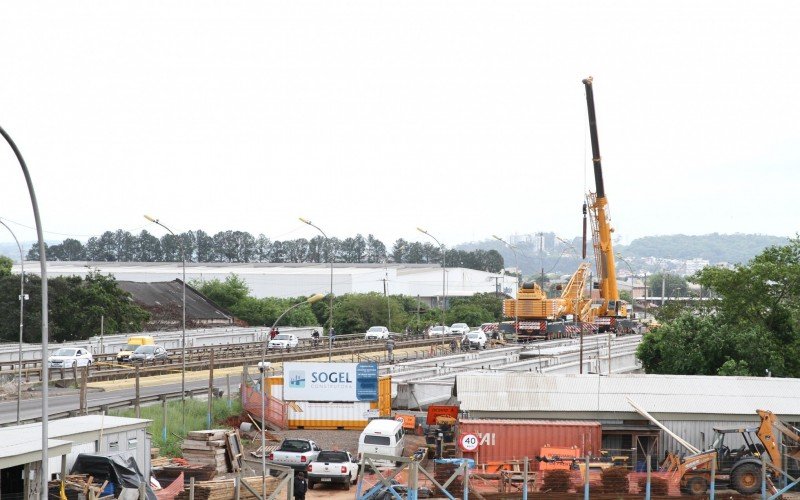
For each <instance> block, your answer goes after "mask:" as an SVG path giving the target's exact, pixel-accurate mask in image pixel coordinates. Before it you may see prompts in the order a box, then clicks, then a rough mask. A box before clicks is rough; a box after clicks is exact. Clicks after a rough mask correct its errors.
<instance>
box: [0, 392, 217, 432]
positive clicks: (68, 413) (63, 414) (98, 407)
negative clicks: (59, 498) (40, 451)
mask: <svg viewBox="0 0 800 500" xmlns="http://www.w3.org/2000/svg"><path fill="white" fill-rule="evenodd" d="M206 393H208V387H201V388H197V389H186V393H185V394H186V395H187V396H192V395H195V394H206ZM180 398H181V391H172V392H165V393H161V394H152V395H149V396H139V404H140V405H141V404H144V403H154V402H156V401H162V400H165V399H166V400H167V401H169V400H171V399H180ZM135 405H136V398H135V397H133V398H125V399H119V400H116V401H109V402H105V403H102V404H100V403H96V404H89V405H87V406H86V413H99V412H105V413H108V410H109V409H111V408H129V407H132V406H135ZM81 414H82V411H81V410H80V409H75V410H65V411H60V412H54V413H50V416H49V417H48V418H49V419H50V420H56V419H59V418H67V417H76V416H78V415H81ZM41 420H42V416H41V415H39V416H36V417H32V418H21V419H20V423H22V424H27V423H31V422H40V421H41ZM2 425H16V420H15V421H14V422H10V421H9V422H4V423H2V424H0V426H2Z"/></svg>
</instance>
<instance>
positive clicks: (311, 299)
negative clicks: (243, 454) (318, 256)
mask: <svg viewBox="0 0 800 500" xmlns="http://www.w3.org/2000/svg"><path fill="white" fill-rule="evenodd" d="M324 298H325V296H324V295H322V294H321V293H317V294H314V295H312V296H311V297H309V298H307V299H306V300H304V301H303V302H298V303H297V304H295V305H293V306H291V307H290V308H288V309H286V310H285V311H283V312H282V313H281V315H280V316H278V319H276V320H275V322H274V323H273V324H272V328H270V329H269V331H270V332H271V331H272V330H274V329H275V327H276V326H278V323H279V322H280V320H282V319H283V317H284V316H286V314H287V313H288V312H289V311H291V310H292V309H295V308H297V307H300V306H302V305H303V304H313V303H315V302H319V301H320V300H322V299H324ZM262 343H263V344H264V345H263V347H262V348H261V363H259V365H258V366H259V368H261V369H262V370H263V367H264V366H265V365H266V362H267V344H268V343H269V335H266V336H264V339H263V342H262ZM245 382H246V381H245V380H243V381H242V383H245ZM284 383H286V377H285V374H284ZM259 386H260V387H261V495H262V496H261V498H267V452H266V450H267V434H266V429H267V425H266V421H267V419H266V414H267V410H266V407H267V405H266V399H267V393H266V390H267V389H266V384H265V383H264V375H263V373H262V374H261V384H259Z"/></svg>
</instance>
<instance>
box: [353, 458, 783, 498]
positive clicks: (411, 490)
mask: <svg viewBox="0 0 800 500" xmlns="http://www.w3.org/2000/svg"><path fill="white" fill-rule="evenodd" d="M386 458H387V457H385V456H378V455H374V456H373V455H369V454H365V455H364V457H362V461H361V465H362V467H361V472H360V474H359V482H358V487H357V494H356V498H358V499H359V500H373V499H374V500H389V499H398V500H399V499H403V498H406V499H410V500H415V499H417V498H449V499H451V500H456V499H464V500H468V499H469V498H470V496H472V498H476V499H483V498H492V499H512V498H514V499H519V498H522V499H526V500H527V499H528V498H541V499H576V500H577V499H580V498H583V499H586V500H588V499H590V498H591V499H594V498H608V499H642V498H644V499H647V500H650V499H657V498H680V497H685V498H689V497H692V498H710V499H715V498H720V499H722V498H725V499H728V498H761V499H764V500H773V499H777V498H780V497H781V494H783V493H784V492H785V491H787V490H788V489H789V487H791V486H792V485H796V484H797V480H796V478H792V477H789V476H783V477H778V476H779V475H780V474H779V473H775V471H774V470H773V469H771V467H770V465H769V462H768V461H761V468H760V471H759V472H760V473H759V474H757V475H755V476H754V477H753V478H752V480H753V481H754V483H753V484H751V490H750V491H749V492H747V493H743V492H738V491H735V490H732V489H729V488H730V486H729V483H728V481H729V477H728V476H717V475H716V471H715V470H714V468H713V467H712V468H711V469H710V470H705V471H694V472H692V473H687V474H684V475H683V477H682V476H681V473H680V472H679V471H677V470H675V469H674V468H670V467H668V466H667V465H665V466H664V467H659V465H658V464H655V463H654V458H653V457H650V456H646V457H645V459H644V462H645V470H643V471H639V470H636V469H637V468H636V467H625V466H618V465H613V464H609V465H608V466H606V465H604V464H599V463H598V462H592V461H591V460H592V459H590V458H589V457H585V458H578V459H575V460H574V461H569V462H563V463H552V462H551V463H542V462H537V461H536V460H535V459H533V460H529V459H522V460H519V461H516V462H514V463H512V464H504V466H503V467H502V468H495V469H491V468H490V469H487V468H486V466H480V467H476V466H475V464H474V462H473V461H472V460H469V459H446V460H429V459H427V458H426V456H425V453H420V454H417V455H415V456H414V457H407V458H404V457H389V458H390V459H395V461H396V462H397V463H398V465H397V466H396V467H390V468H385V467H384V468H381V467H374V466H373V464H372V462H371V461H372V460H375V459H386ZM371 470H374V472H373V473H369V471H371ZM774 473H775V474H774ZM784 474H785V473H784Z"/></svg>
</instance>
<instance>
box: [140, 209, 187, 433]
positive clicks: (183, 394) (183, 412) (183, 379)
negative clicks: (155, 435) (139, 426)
mask: <svg viewBox="0 0 800 500" xmlns="http://www.w3.org/2000/svg"><path fill="white" fill-rule="evenodd" d="M144 218H145V219H147V220H149V221H150V222H152V223H153V224H157V225H159V226H161V227H163V228H164V229H166V230H167V231H169V234H171V235H172V236H174V237H175V238H177V240H178V245H179V246H180V247H181V268H182V270H183V272H182V276H183V278H182V279H181V300H182V306H183V307H182V309H183V319H182V321H181V330H182V333H181V430H182V431H183V432H186V249H185V248H184V247H183V239H182V238H178V236H177V235H175V233H173V232H172V229H170V228H168V227H167V226H165V225H164V224H162V223H161V221H159V220H158V219H156V218H154V217H151V216H149V215H145V216H144Z"/></svg>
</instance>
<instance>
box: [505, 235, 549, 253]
mask: <svg viewBox="0 0 800 500" xmlns="http://www.w3.org/2000/svg"><path fill="white" fill-rule="evenodd" d="M508 241H509V242H510V243H511V244H512V245H526V246H531V247H533V250H535V251H537V252H539V251H543V252H546V253H549V252H552V251H553V250H555V248H556V233H544V232H538V233H530V234H512V235H511V236H509V237H508Z"/></svg>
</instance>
